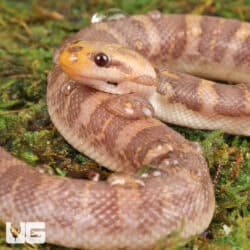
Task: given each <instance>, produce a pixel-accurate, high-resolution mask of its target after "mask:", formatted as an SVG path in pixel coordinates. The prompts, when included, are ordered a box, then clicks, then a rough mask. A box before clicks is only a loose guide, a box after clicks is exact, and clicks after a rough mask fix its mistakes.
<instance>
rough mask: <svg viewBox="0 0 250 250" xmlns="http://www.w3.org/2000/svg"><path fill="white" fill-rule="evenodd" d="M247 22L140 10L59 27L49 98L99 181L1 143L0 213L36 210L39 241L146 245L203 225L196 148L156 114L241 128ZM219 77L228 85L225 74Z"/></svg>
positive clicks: (205, 206)
mask: <svg viewBox="0 0 250 250" xmlns="http://www.w3.org/2000/svg"><path fill="white" fill-rule="evenodd" d="M249 74H250V24H249V23H247V22H243V21H239V20H234V19H226V18H221V17H211V16H198V15H189V14H186V15H184V14H163V13H160V12H158V11H150V12H148V13H146V14H144V15H132V16H126V17H123V18H119V19H116V20H108V21H107V20H106V21H102V22H99V23H94V24H91V25H89V26H88V27H86V28H83V29H82V30H80V31H79V32H78V33H76V34H73V35H70V36H68V37H66V38H65V39H64V40H63V41H62V43H61V44H60V46H59V47H58V48H56V50H55V52H54V65H53V68H52V70H51V71H50V72H49V74H48V85H47V103H48V111H49V114H50V117H51V120H52V122H53V123H54V125H55V127H56V128H57V130H58V131H59V132H60V133H61V134H62V135H63V136H64V138H65V139H66V141H67V142H69V143H70V144H71V145H72V146H73V147H74V148H76V149H77V150H78V151H80V152H83V153H84V154H85V155H87V156H89V157H90V158H92V159H94V160H95V161H96V162H98V163H99V164H101V165H103V166H105V167H107V168H108V169H110V170H111V174H110V176H109V177H108V179H107V180H84V179H74V178H69V177H61V176H55V175H47V174H42V173H39V172H38V171H35V170H34V169H32V168H31V167H29V166H28V164H27V163H25V162H23V161H21V160H19V159H17V158H15V157H14V156H12V155H11V154H10V153H9V152H7V151H6V150H5V149H3V148H2V147H1V148H0V220H1V221H4V222H6V221H10V222H12V223H14V224H18V223H20V221H43V222H45V224H46V242H48V243H52V244H55V245H60V246H65V247H74V248H84V249H91V250H100V249H102V250H115V249H117V250H150V249H151V250H152V249H155V247H157V245H158V244H159V242H161V243H162V242H163V243H164V244H166V245H168V244H169V243H170V242H171V235H173V234H175V233H177V234H178V237H180V239H188V238H190V237H192V236H194V235H197V234H201V233H202V232H203V231H204V230H205V229H206V228H207V227H208V226H209V224H210V222H211V220H212V217H213V214H214V210H215V195H214V187H213V183H212V180H211V177H210V174H209V169H208V165H207V162H206V159H205V157H204V156H203V152H202V147H201V146H200V145H199V143H197V142H192V141H189V140H187V139H185V138H184V137H183V136H182V135H180V134H179V133H178V132H176V131H175V130H174V129H172V128H170V127H168V126H167V125H166V123H172V124H175V125H180V126H186V127H191V128H194V129H206V130H214V129H219V130H221V131H223V132H225V133H229V134H236V135H243V136H249V135H250V89H249V87H248V85H247V84H248V82H249ZM221 81H226V82H229V83H232V84H225V83H224V84H223V83H220V82H221Z"/></svg>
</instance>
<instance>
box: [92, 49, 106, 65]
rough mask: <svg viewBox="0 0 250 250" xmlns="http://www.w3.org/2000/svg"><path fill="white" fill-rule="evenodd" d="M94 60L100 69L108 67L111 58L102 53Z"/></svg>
mask: <svg viewBox="0 0 250 250" xmlns="http://www.w3.org/2000/svg"><path fill="white" fill-rule="evenodd" d="M94 60H95V64H96V65H97V66H100V67H104V66H107V65H108V63H109V57H108V56H107V55H106V54H104V53H102V52H100V53H97V54H96V55H95V58H94Z"/></svg>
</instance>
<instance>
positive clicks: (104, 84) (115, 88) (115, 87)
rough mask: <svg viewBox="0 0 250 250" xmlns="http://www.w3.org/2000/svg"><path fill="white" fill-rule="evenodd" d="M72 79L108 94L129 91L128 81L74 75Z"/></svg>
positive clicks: (126, 92)
mask: <svg viewBox="0 0 250 250" xmlns="http://www.w3.org/2000/svg"><path fill="white" fill-rule="evenodd" d="M73 79H74V80H76V81H78V82H79V83H81V84H84V85H86V86H88V87H90V88H92V89H96V90H99V91H103V92H106V93H110V94H129V93H131V91H130V89H129V88H128V87H127V86H128V82H127V81H122V82H114V81H107V80H102V79H92V78H89V77H74V78H73Z"/></svg>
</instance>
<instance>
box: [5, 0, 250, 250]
mask: <svg viewBox="0 0 250 250" xmlns="http://www.w3.org/2000/svg"><path fill="white" fill-rule="evenodd" d="M114 7H118V8H121V9H122V10H123V11H125V12H127V13H129V14H132V13H145V12H146V11H148V10H151V9H158V10H160V11H163V12H169V13H195V14H208V15H218V16H225V17H235V18H238V19H241V20H248V21H250V1H249V0H245V1H244V0H234V1H226V0H217V1H213V0H202V1H197V0H180V1H175V0H169V1H162V0H130V1H128V0H118V1H113V0H104V1H98V0H94V1H78V0H67V1H50V0H44V1H42V2H41V1H29V0H26V1H18V0H12V1H7V0H1V1H0V28H1V29H0V58H1V64H0V135H1V136H0V145H3V146H5V147H6V148H7V149H8V150H10V151H12V152H14V153H15V154H16V155H17V157H19V158H22V159H24V160H25V161H27V162H29V163H30V164H31V165H38V164H47V165H49V166H51V168H48V171H51V170H52V169H54V172H55V173H56V174H59V175H64V174H65V173H67V175H75V174H76V173H78V175H80V176H88V175H89V173H90V172H91V171H99V172H100V173H102V176H105V175H106V174H107V172H105V171H103V170H102V169H100V167H99V166H98V165H97V164H96V163H94V162H93V161H92V160H90V159H88V158H87V157H85V156H84V155H82V154H80V153H78V152H76V151H75V150H74V149H73V148H72V147H71V146H70V145H68V144H67V143H66V142H65V140H64V139H63V138H62V137H61V136H60V135H59V133H58V132H57V131H56V129H55V128H54V127H53V125H52V124H51V122H50V119H49V116H48V112H47V106H46V77H47V73H48V71H49V70H50V68H51V65H52V53H53V48H55V47H56V46H57V45H58V44H59V43H60V41H61V40H62V38H63V37H64V36H65V35H67V34H70V33H73V32H76V31H77V30H79V29H80V28H82V27H84V26H85V25H87V24H88V22H89V20H90V18H91V15H92V14H93V13H95V12H96V11H105V10H107V9H109V8H114ZM174 129H176V130H177V131H179V132H180V133H181V134H183V135H184V136H185V137H187V138H188V139H190V140H193V141H198V142H201V144H202V146H203V150H204V153H205V156H206V158H207V161H208V163H209V167H210V173H211V176H212V178H213V179H214V182H215V193H216V202H217V207H216V211H215V216H214V219H213V222H212V223H211V225H210V228H209V231H208V232H207V235H208V236H210V237H206V236H205V234H204V235H201V236H197V237H194V238H193V239H190V240H189V241H188V242H187V243H186V244H185V245H181V246H179V244H178V240H173V247H172V249H179V250H180V249H183V250H184V249H208V250H210V249H211V250H213V249H234V250H238V249H239V250H241V249H242V250H245V249H250V140H249V138H246V137H240V136H225V135H223V134H222V133H221V132H220V131H213V132H207V131H201V130H192V129H187V128H181V127H176V126H174ZM59 167H60V168H59ZM89 169H90V170H89ZM79 173H80V174H79ZM228 228H229V229H228ZM4 237H5V236H4V226H2V227H0V249H11V247H8V246H6V245H5V239H4ZM13 248H14V247H13ZM160 248H161V249H163V248H162V247H161V246H160ZM14 249H20V247H15V248H14ZM22 249H28V246H24V247H23V248H22ZM38 249H44V246H41V247H38ZM49 249H63V248H59V247H55V246H49Z"/></svg>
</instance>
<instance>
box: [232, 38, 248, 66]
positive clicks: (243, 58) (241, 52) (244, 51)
mask: <svg viewBox="0 0 250 250" xmlns="http://www.w3.org/2000/svg"><path fill="white" fill-rule="evenodd" d="M234 61H235V64H236V65H237V66H239V65H246V66H247V67H249V65H250V63H249V61H250V35H248V36H247V37H246V38H245V39H244V40H243V41H242V43H241V46H240V48H239V49H238V50H237V51H236V53H235V54H234Z"/></svg>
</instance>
